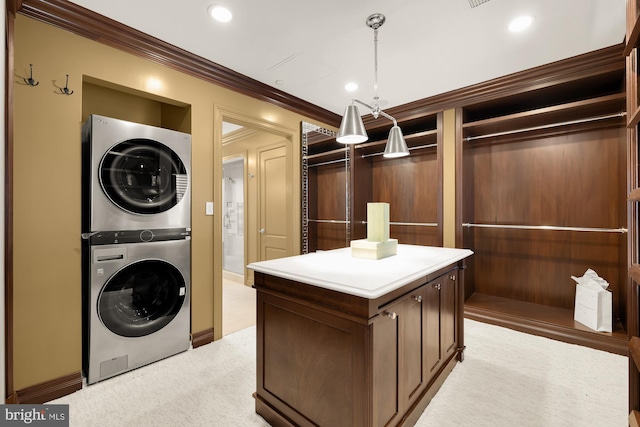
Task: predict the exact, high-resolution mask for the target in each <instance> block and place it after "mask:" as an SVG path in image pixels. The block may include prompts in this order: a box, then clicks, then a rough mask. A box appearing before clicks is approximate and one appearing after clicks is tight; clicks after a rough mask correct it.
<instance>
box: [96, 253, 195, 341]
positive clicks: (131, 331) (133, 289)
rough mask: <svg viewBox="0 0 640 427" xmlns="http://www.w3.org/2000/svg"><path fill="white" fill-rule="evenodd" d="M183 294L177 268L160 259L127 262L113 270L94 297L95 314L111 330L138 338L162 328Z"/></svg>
mask: <svg viewBox="0 0 640 427" xmlns="http://www.w3.org/2000/svg"><path fill="white" fill-rule="evenodd" d="M185 296H186V284H185V281H184V278H183V276H182V274H180V271H178V269H177V268H176V267H174V266H173V265H171V264H169V263H168V262H165V261H160V260H145V261H139V262H137V263H134V264H129V265H127V266H126V267H124V268H122V269H121V270H120V271H118V272H117V273H115V274H114V275H113V276H112V277H111V278H110V279H109V280H108V281H107V283H106V284H105V285H104V287H103V289H102V291H101V292H100V296H99V297H98V316H99V317H100V319H101V320H102V323H103V324H104V325H105V326H106V327H107V328H108V329H109V330H110V331H111V332H113V333H115V334H118V335H120V336H123V337H142V336H145V335H149V334H152V333H154V332H157V331H159V330H160V329H162V328H164V327H165V326H166V325H168V324H169V322H171V320H173V318H174V317H175V316H176V315H177V314H178V312H179V311H180V308H181V307H182V305H183V303H184V299H185Z"/></svg>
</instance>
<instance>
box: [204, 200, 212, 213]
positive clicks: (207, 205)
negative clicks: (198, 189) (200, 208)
mask: <svg viewBox="0 0 640 427" xmlns="http://www.w3.org/2000/svg"><path fill="white" fill-rule="evenodd" d="M204 206H205V208H204V210H205V213H206V214H207V215H213V202H205V205H204Z"/></svg>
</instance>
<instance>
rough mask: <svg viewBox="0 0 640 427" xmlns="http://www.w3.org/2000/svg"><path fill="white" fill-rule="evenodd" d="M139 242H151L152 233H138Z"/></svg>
mask: <svg viewBox="0 0 640 427" xmlns="http://www.w3.org/2000/svg"><path fill="white" fill-rule="evenodd" d="M140 240H142V241H143V242H150V241H152V240H153V231H151V230H144V231H143V232H142V233H140Z"/></svg>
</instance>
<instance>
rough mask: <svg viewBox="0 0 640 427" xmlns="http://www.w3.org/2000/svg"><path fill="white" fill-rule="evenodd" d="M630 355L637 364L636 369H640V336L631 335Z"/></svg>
mask: <svg viewBox="0 0 640 427" xmlns="http://www.w3.org/2000/svg"><path fill="white" fill-rule="evenodd" d="M629 355H630V356H631V358H632V359H633V363H635V365H636V369H637V370H640V337H631V339H630V340H629Z"/></svg>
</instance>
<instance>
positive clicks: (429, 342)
mask: <svg viewBox="0 0 640 427" xmlns="http://www.w3.org/2000/svg"><path fill="white" fill-rule="evenodd" d="M441 279H442V278H438V279H437V280H434V281H432V282H429V283H427V284H426V285H425V286H424V292H425V295H426V297H425V301H424V305H425V317H426V325H425V348H424V354H425V364H426V368H427V381H428V380H430V379H431V378H432V377H433V376H434V375H435V374H436V373H437V372H438V368H439V367H440V361H441V359H442V350H441V342H442V341H441V340H440V289H441V288H442V280H441Z"/></svg>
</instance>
